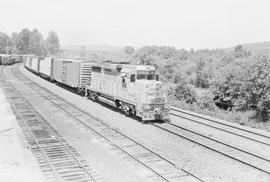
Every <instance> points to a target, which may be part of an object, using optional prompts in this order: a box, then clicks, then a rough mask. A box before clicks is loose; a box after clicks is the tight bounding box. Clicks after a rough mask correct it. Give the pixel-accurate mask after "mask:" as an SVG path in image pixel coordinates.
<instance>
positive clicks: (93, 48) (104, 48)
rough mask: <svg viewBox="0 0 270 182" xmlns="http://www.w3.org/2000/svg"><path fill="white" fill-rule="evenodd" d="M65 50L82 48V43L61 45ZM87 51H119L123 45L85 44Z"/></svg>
mask: <svg viewBox="0 0 270 182" xmlns="http://www.w3.org/2000/svg"><path fill="white" fill-rule="evenodd" d="M61 47H62V49H64V50H72V51H76V50H81V47H82V46H81V45H63V46H61ZM85 48H86V50H87V51H93V52H118V51H120V50H121V49H122V48H123V47H121V46H112V45H85Z"/></svg>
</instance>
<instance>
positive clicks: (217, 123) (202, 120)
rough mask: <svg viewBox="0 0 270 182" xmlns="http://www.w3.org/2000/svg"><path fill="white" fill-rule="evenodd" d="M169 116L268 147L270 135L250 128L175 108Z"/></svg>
mask: <svg viewBox="0 0 270 182" xmlns="http://www.w3.org/2000/svg"><path fill="white" fill-rule="evenodd" d="M170 114H171V115H174V116H176V117H180V118H184V119H187V120H189V121H192V122H195V123H199V124H201V125H205V126H208V127H211V128H215V129H217V130H220V131H223V132H227V133H230V134H233V135H237V136H240V137H243V138H246V139H249V140H253V141H255V142H258V143H261V144H264V145H267V146H270V134H267V133H262V132H258V131H255V130H252V129H251V128H247V127H243V126H239V125H237V124H234V123H229V122H225V121H222V120H219V119H215V118H211V117H207V116H202V115H199V114H196V113H193V112H189V111H185V110H182V109H178V108H175V107H171V112H170Z"/></svg>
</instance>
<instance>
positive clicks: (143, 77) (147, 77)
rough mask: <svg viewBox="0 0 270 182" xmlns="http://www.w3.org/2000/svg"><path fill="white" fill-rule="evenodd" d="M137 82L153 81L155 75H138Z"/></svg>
mask: <svg viewBox="0 0 270 182" xmlns="http://www.w3.org/2000/svg"><path fill="white" fill-rule="evenodd" d="M137 79H138V80H154V79H155V75H154V74H139V75H137Z"/></svg>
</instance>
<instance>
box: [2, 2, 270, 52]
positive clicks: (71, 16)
mask: <svg viewBox="0 0 270 182" xmlns="http://www.w3.org/2000/svg"><path fill="white" fill-rule="evenodd" d="M269 18H270V1H269V0H0V31H1V32H6V33H8V34H9V35H10V34H11V33H12V32H19V31H21V30H22V29H23V28H29V29H31V30H32V29H33V28H36V29H38V30H39V31H40V32H41V33H42V34H43V36H44V37H47V35H48V32H49V31H51V30H54V31H55V32H56V33H57V35H58V37H59V39H60V43H61V45H116V46H127V45H131V46H134V47H141V46H146V45H157V46H174V47H176V48H179V49H181V48H184V49H190V48H194V49H205V48H209V49H213V48H225V47H231V46H234V45H237V44H242V43H252V42H261V41H269V40H270V20H269Z"/></svg>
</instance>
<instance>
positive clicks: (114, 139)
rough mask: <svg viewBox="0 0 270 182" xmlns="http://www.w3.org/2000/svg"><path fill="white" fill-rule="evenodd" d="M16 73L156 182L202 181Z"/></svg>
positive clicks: (15, 73)
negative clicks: (137, 165) (142, 169)
mask: <svg viewBox="0 0 270 182" xmlns="http://www.w3.org/2000/svg"><path fill="white" fill-rule="evenodd" d="M12 73H13V74H14V76H16V77H17V79H19V80H21V81H22V82H24V84H25V85H27V86H28V87H29V88H31V89H33V90H35V91H36V92H37V93H38V94H39V95H40V96H41V97H43V98H44V99H45V100H46V101H48V102H51V103H52V104H54V105H55V106H56V107H58V108H59V109H61V110H62V111H64V112H65V113H66V114H67V115H68V116H70V117H72V118H73V119H74V120H76V121H78V122H79V123H80V124H81V125H82V126H84V127H85V128H87V129H88V130H89V131H90V132H92V133H95V134H96V135H97V136H99V138H101V139H103V140H104V141H106V142H107V143H109V144H110V145H112V146H113V147H114V148H115V150H117V151H119V152H120V153H122V154H124V155H125V156H128V157H129V158H131V159H132V160H134V161H136V162H138V163H139V164H141V165H143V166H144V167H145V168H147V169H148V170H150V171H152V173H153V174H152V176H151V178H153V179H154V180H155V181H157V180H158V181H185V180H190V181H202V180H201V179H199V178H198V177H196V176H195V175H193V174H191V173H189V172H188V171H186V170H184V169H179V168H178V167H177V166H175V164H174V163H173V162H171V161H169V160H167V159H165V158H164V157H162V156H161V155H159V154H157V153H155V152H154V151H152V150H151V149H149V148H147V147H145V146H143V145H142V144H140V143H139V142H137V141H135V140H133V139H131V138H130V137H128V136H127V135H125V134H123V133H122V132H120V131H119V130H117V129H115V128H112V127H111V126H109V125H108V124H106V123H105V122H104V121H103V120H101V119H99V118H97V117H95V116H93V115H92V114H90V113H89V112H87V111H84V110H82V109H80V108H78V107H76V106H75V105H74V104H72V103H69V102H67V101H65V100H64V99H62V98H61V97H59V96H58V95H56V94H54V93H52V92H51V91H49V90H47V89H46V88H43V87H42V86H40V85H38V84H36V83H34V82H33V81H31V80H30V79H29V78H26V77H25V76H24V75H22V73H20V71H19V70H18V69H12Z"/></svg>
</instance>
